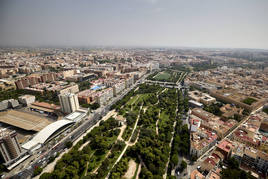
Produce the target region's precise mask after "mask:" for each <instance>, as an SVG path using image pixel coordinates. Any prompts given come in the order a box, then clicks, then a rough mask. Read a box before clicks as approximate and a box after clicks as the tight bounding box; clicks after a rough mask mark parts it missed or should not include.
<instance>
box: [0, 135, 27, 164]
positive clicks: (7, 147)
mask: <svg viewBox="0 0 268 179" xmlns="http://www.w3.org/2000/svg"><path fill="white" fill-rule="evenodd" d="M0 152H1V154H2V156H3V158H4V160H5V162H6V163H7V162H9V161H11V160H12V159H15V158H17V157H18V156H20V154H21V152H22V150H21V147H20V144H19V142H18V139H17V133H16V131H12V132H2V133H1V136H0Z"/></svg>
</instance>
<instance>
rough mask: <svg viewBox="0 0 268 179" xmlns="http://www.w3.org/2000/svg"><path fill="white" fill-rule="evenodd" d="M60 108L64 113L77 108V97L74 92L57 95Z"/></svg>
mask: <svg viewBox="0 0 268 179" xmlns="http://www.w3.org/2000/svg"><path fill="white" fill-rule="evenodd" d="M59 100H60V106H61V110H62V112H64V113H67V114H69V113H72V112H74V111H76V110H78V109H79V102H78V97H77V95H76V94H73V93H67V94H60V95H59Z"/></svg>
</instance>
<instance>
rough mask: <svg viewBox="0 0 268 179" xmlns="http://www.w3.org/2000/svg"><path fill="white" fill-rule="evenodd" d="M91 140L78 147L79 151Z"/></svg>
mask: <svg viewBox="0 0 268 179" xmlns="http://www.w3.org/2000/svg"><path fill="white" fill-rule="evenodd" d="M89 142H90V141H87V142H86V143H84V144H83V145H81V147H80V148H79V149H78V151H80V150H82V149H83V148H84V147H85V146H86V145H87V144H89Z"/></svg>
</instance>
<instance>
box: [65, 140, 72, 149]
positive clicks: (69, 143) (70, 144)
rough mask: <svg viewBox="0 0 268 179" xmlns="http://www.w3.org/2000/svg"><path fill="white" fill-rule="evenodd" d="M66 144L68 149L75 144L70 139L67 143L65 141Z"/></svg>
mask: <svg viewBox="0 0 268 179" xmlns="http://www.w3.org/2000/svg"><path fill="white" fill-rule="evenodd" d="M65 146H66V147H67V148H68V149H69V148H71V147H72V146H73V143H72V141H68V142H66V143H65Z"/></svg>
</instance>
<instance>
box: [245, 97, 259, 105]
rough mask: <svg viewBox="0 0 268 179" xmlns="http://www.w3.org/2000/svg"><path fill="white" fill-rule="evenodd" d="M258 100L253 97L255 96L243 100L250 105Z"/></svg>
mask: <svg viewBox="0 0 268 179" xmlns="http://www.w3.org/2000/svg"><path fill="white" fill-rule="evenodd" d="M256 101H257V100H256V99H253V98H246V99H244V100H243V103H245V104H248V105H251V104H252V103H254V102H256Z"/></svg>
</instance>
